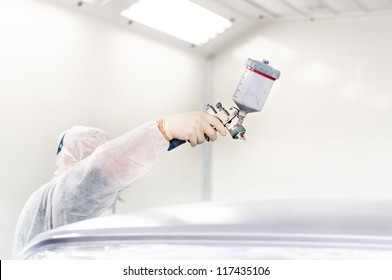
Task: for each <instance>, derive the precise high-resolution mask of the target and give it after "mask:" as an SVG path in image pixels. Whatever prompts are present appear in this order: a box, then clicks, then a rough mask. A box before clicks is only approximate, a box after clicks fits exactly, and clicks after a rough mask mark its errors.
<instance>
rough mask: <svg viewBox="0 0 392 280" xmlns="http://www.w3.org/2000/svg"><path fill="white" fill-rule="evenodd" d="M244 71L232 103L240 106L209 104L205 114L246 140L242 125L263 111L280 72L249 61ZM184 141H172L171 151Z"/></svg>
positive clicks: (265, 61) (233, 135)
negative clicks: (248, 117) (246, 118)
mask: <svg viewBox="0 0 392 280" xmlns="http://www.w3.org/2000/svg"><path fill="white" fill-rule="evenodd" d="M245 65H246V68H245V72H244V73H243V75H242V78H241V80H240V82H239V84H238V86H237V89H236V91H235V92H234V96H233V101H234V103H235V104H236V105H237V107H238V108H237V107H230V108H229V109H226V108H224V107H223V105H222V104H221V103H220V102H218V103H217V104H216V105H215V106H213V105H210V104H208V105H207V109H206V111H207V112H208V113H210V114H212V115H214V116H216V117H217V118H218V119H219V120H220V121H221V122H222V123H223V125H224V126H225V127H226V129H227V130H228V131H229V132H230V135H231V137H233V139H243V140H244V139H245V132H246V129H245V127H244V126H243V125H242V123H243V121H244V118H245V116H246V115H247V114H248V113H253V112H260V111H261V109H263V106H264V103H265V101H266V100H267V97H268V94H269V93H270V91H271V88H272V86H273V84H274V81H275V80H276V79H279V77H280V71H278V70H276V69H274V68H273V67H271V66H270V65H269V61H268V60H265V59H264V60H263V61H262V62H260V61H258V60H254V59H250V58H248V60H247V61H246V63H245ZM184 142H185V141H182V140H177V139H173V140H171V141H170V146H169V149H168V150H169V151H170V150H172V149H174V148H176V147H177V146H179V145H181V144H183V143H184Z"/></svg>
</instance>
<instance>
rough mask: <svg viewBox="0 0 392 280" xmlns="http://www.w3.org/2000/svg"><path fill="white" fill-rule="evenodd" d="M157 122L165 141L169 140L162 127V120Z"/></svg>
mask: <svg viewBox="0 0 392 280" xmlns="http://www.w3.org/2000/svg"><path fill="white" fill-rule="evenodd" d="M157 123H158V129H159V131H160V132H161V133H162V135H163V137H165V139H166V140H167V141H170V138H169V136H167V134H166V132H165V129H164V128H163V120H159V121H158V122H157Z"/></svg>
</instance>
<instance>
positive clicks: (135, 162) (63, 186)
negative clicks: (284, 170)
mask: <svg viewBox="0 0 392 280" xmlns="http://www.w3.org/2000/svg"><path fill="white" fill-rule="evenodd" d="M216 131H219V132H220V133H221V134H222V135H225V134H226V131H225V128H224V126H223V125H222V123H221V122H220V121H219V120H218V119H217V118H216V117H214V116H212V115H210V114H208V113H205V112H192V113H186V114H180V115H175V116H171V117H167V118H163V119H162V120H161V121H159V122H158V123H157V122H148V123H145V124H143V125H141V126H139V127H137V128H135V129H133V130H131V131H130V132H128V133H126V134H124V135H122V136H120V137H118V138H115V139H113V140H111V141H108V142H106V143H105V144H103V145H102V146H100V147H99V148H97V149H96V150H95V151H94V152H93V153H92V154H91V155H90V156H89V157H87V158H85V159H84V160H82V161H81V162H79V163H77V164H76V165H75V166H74V167H73V168H72V169H71V170H69V171H68V172H67V173H65V174H64V175H63V176H62V177H61V178H60V179H59V181H58V186H57V187H56V189H55V191H54V195H53V196H54V205H55V212H54V213H53V217H54V222H53V223H54V227H57V226H60V225H62V224H67V223H71V222H76V221H80V220H84V219H87V218H91V217H97V216H99V215H101V214H102V213H103V212H104V211H105V210H106V209H107V208H108V207H110V206H111V205H112V203H113V202H114V201H115V199H116V197H117V195H118V192H119V191H121V190H122V189H124V188H125V187H127V186H129V185H130V184H131V183H133V182H134V181H135V180H137V179H139V178H140V177H142V176H143V175H145V174H146V173H147V172H148V171H149V170H150V169H151V167H152V166H153V165H154V164H155V163H156V162H157V160H158V159H159V157H160V156H161V155H162V154H163V153H164V152H165V151H166V150H167V148H168V146H169V142H168V140H171V139H173V138H176V139H179V140H188V141H190V143H191V145H192V146H195V145H196V144H201V143H202V142H203V141H204V140H205V135H207V136H208V137H209V138H210V140H212V141H213V140H215V139H216V138H217V135H216Z"/></svg>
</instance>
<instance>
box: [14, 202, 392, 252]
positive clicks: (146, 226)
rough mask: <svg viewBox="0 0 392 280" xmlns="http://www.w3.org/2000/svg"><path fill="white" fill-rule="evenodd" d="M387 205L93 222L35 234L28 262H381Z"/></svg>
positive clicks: (149, 213) (225, 207)
mask: <svg viewBox="0 0 392 280" xmlns="http://www.w3.org/2000/svg"><path fill="white" fill-rule="evenodd" d="M391 211H392V205H391V204H390V203H385V202H373V203H369V202H358V201H320V200H314V201H305V200H250V201H241V202H240V201H237V202H209V203H193V204H183V205H174V206H170V207H160V208H155V209H154V208H153V209H148V210H142V211H138V212H134V213H129V214H126V215H114V216H107V217H101V218H95V219H90V220H86V221H83V222H78V223H74V224H69V225H66V226H63V227H59V228H57V229H55V230H52V231H48V232H46V233H43V234H41V235H38V236H37V237H36V238H35V239H33V240H32V242H30V244H28V246H27V247H26V249H25V250H24V251H22V252H21V253H20V255H19V258H29V259H53V258H57V259H75V258H82V259H102V258H103V259H108V258H109V259H110V258H116V259H128V258H130V259H137V258H139V259H140V258H141V257H143V258H147V259H151V258H153V259H154V258H155V259H175V258H178V259H203V258H210V259H230V258H233V259H235V258H237V259H238V258H241V259H271V258H273V259H349V258H360V259H379V258H390V257H392V219H391V218H390V213H391Z"/></svg>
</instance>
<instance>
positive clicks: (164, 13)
mask: <svg viewBox="0 0 392 280" xmlns="http://www.w3.org/2000/svg"><path fill="white" fill-rule="evenodd" d="M121 14H122V15H123V16H124V17H126V18H128V19H130V20H132V21H135V22H138V23H141V24H143V25H146V26H148V27H151V28H154V29H157V30H159V31H162V32H165V33H167V34H170V35H172V36H174V37H177V38H179V39H182V40H184V41H187V42H190V43H192V44H195V45H203V44H205V43H207V42H208V41H210V40H212V39H214V38H215V37H217V36H218V35H219V34H221V33H223V32H225V31H226V30H227V29H229V28H230V27H231V26H232V22H231V21H230V20H228V19H226V18H224V17H222V16H220V15H218V14H216V13H214V12H212V11H210V10H207V9H205V8H203V7H201V6H199V5H197V4H195V3H193V2H191V1H189V0H165V1H163V0H140V1H138V2H136V3H134V4H132V5H131V6H130V7H129V8H128V9H126V10H124V11H122V13H121Z"/></svg>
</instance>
